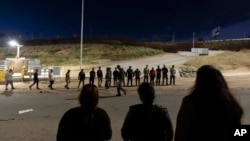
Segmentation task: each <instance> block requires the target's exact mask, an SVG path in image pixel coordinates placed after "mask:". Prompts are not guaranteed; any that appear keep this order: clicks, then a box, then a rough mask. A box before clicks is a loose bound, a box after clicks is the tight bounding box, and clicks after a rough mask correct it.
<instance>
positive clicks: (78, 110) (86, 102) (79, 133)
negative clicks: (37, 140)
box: [57, 84, 112, 141]
mask: <svg viewBox="0 0 250 141" xmlns="http://www.w3.org/2000/svg"><path fill="white" fill-rule="evenodd" d="M98 100H99V92H98V88H97V87H96V86H95V85H91V84H87V85H84V86H83V88H82V90H81V93H80V95H79V103H80V106H79V107H75V108H72V109H70V110H68V111H67V112H66V113H65V114H64V115H63V117H62V119H61V121H60V123H59V127H58V131H57V141H85V140H86V141H104V140H109V139H111V136H112V130H111V123H110V118H109V116H108V114H107V113H106V111H105V110H103V109H101V108H99V107H97V105H98Z"/></svg>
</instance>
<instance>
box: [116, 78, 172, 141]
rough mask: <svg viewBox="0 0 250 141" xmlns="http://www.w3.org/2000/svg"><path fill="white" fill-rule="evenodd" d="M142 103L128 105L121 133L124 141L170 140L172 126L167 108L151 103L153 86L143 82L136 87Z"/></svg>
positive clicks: (152, 100) (153, 96) (153, 97)
mask: <svg viewBox="0 0 250 141" xmlns="http://www.w3.org/2000/svg"><path fill="white" fill-rule="evenodd" d="M138 94H139V97H140V100H141V101H142V104H136V105H133V106H130V108H129V111H128V113H127V115H126V118H125V120H124V123H123V126H122V129H121V133H122V138H123V139H124V140H125V141H172V139H173V126H172V122H171V120H170V117H169V114H168V111H167V108H165V107H162V106H161V105H155V104H153V102H154V99H155V90H154V87H153V86H152V85H151V84H149V83H146V82H143V83H142V84H141V85H140V86H139V87H138Z"/></svg>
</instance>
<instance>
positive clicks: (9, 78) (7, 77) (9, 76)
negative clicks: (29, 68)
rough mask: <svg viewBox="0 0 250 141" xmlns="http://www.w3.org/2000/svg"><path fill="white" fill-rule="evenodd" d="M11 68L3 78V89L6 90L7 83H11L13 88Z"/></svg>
mask: <svg viewBox="0 0 250 141" xmlns="http://www.w3.org/2000/svg"><path fill="white" fill-rule="evenodd" d="M13 74H14V72H13V70H12V69H10V70H9V71H8V72H7V73H6V75H5V80H6V87H5V90H6V91H7V90H8V85H9V84H10V85H11V89H15V88H14V86H13Z"/></svg>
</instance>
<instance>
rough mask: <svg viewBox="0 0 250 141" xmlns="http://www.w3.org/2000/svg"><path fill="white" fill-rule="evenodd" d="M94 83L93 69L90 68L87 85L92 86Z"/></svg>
mask: <svg viewBox="0 0 250 141" xmlns="http://www.w3.org/2000/svg"><path fill="white" fill-rule="evenodd" d="M94 83H95V69H94V68H92V70H91V71H90V73H89V84H92V85H94Z"/></svg>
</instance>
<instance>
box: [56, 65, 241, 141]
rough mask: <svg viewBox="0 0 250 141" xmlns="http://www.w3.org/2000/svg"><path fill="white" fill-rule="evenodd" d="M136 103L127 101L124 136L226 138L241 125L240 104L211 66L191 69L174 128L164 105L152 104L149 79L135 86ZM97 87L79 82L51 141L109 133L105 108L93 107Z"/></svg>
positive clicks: (162, 140)
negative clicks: (75, 101) (188, 89)
mask: <svg viewBox="0 0 250 141" xmlns="http://www.w3.org/2000/svg"><path fill="white" fill-rule="evenodd" d="M138 94H139V98H140V100H141V102H142V103H141V104H137V105H132V106H130V108H129V111H128V113H127V115H126V117H125V120H124V123H123V125H122V127H121V136H122V138H123V140H125V141H171V140H174V141H229V140H230V138H231V130H230V129H232V128H233V127H235V126H238V125H241V118H242V115H243V109H242V107H241V106H240V104H239V103H238V102H237V100H236V99H235V97H234V96H233V94H232V93H231V92H230V89H229V87H228V85H227V82H226V80H225V79H224V77H223V75H222V73H221V72H220V71H219V70H218V69H216V68H215V67H213V66H211V65H204V66H202V67H200V68H199V69H198V71H197V76H196V80H195V84H194V86H193V88H192V89H191V92H190V93H189V94H188V95H187V96H185V97H184V98H183V100H182V103H181V106H180V109H179V112H178V115H177V120H176V129H175V132H174V129H173V126H172V122H171V119H170V117H169V113H168V110H167V109H166V108H165V107H163V106H161V105H157V104H154V99H155V90H154V86H153V85H152V84H150V83H144V82H143V83H141V84H140V85H139V87H138ZM98 100H99V92H98V88H97V86H95V85H93V84H87V85H84V86H83V87H82V89H81V92H80V95H79V103H80V106H79V107H75V108H72V109H70V110H68V111H67V112H66V113H65V114H64V115H63V117H62V118H61V120H60V123H59V126H58V131H57V141H104V140H110V139H111V137H112V129H111V121H110V118H109V115H108V114H107V112H106V111H105V110H104V109H102V108H100V107H98Z"/></svg>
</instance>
